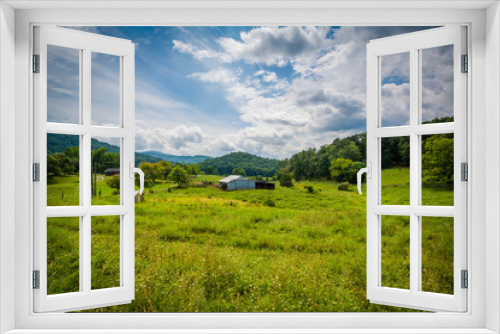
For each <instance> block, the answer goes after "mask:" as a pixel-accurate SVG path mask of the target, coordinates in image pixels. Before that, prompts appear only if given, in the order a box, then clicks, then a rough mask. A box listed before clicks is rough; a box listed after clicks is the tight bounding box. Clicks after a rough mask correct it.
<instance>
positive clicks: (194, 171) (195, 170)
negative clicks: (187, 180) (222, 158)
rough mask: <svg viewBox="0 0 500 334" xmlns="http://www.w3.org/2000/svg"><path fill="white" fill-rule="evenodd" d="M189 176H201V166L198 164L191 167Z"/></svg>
mask: <svg viewBox="0 0 500 334" xmlns="http://www.w3.org/2000/svg"><path fill="white" fill-rule="evenodd" d="M189 174H191V175H199V174H200V166H198V165H197V164H191V165H189Z"/></svg>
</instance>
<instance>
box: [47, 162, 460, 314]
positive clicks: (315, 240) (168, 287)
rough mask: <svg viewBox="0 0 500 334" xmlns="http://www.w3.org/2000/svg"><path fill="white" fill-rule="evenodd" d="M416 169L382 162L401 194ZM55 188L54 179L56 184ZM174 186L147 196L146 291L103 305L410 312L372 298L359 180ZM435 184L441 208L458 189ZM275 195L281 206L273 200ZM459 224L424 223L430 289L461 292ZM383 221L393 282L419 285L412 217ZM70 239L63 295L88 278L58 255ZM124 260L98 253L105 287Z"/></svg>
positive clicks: (60, 271)
mask: <svg viewBox="0 0 500 334" xmlns="http://www.w3.org/2000/svg"><path fill="white" fill-rule="evenodd" d="M405 173H408V170H404V169H403V170H396V171H395V170H384V171H383V176H382V177H383V179H384V177H385V179H386V180H388V181H389V183H390V184H391V186H389V187H387V188H384V189H383V192H385V194H386V195H385V196H386V197H387V198H392V199H393V200H394V202H397V201H398V200H399V199H400V198H401V193H403V192H407V185H405V182H404V180H405V179H406V176H404V175H403V174H405ZM391 175H392V176H391ZM200 179H210V180H216V179H217V177H214V176H203V177H201V176H200ZM402 180H403V181H402ZM102 182H104V181H102ZM304 185H312V186H313V187H314V189H315V190H316V191H315V193H314V194H309V193H308V192H307V191H306V189H304V188H303V186H304ZM395 185H397V187H395ZM53 186H54V185H49V193H50V192H51V190H50V189H51V187H53ZM170 186H173V184H171V183H161V184H158V185H156V186H155V187H154V188H153V189H152V190H153V192H155V193H153V194H150V193H149V191H148V192H147V194H146V201H145V202H142V203H138V204H136V298H135V300H134V301H132V303H131V304H128V305H122V306H115V307H108V308H102V309H97V310H93V311H99V312H110V311H111V312H238V311H240V312H241V311H243V312H281V311H285V312H286V311H292V312H293V311H295V312H298V311H301V312H309V311H320V312H335V311H340V312H342V311H343V312H365V311H371V312H373V311H409V310H405V309H399V308H393V307H386V306H380V305H375V304H370V303H369V301H368V300H366V291H365V286H366V282H365V267H366V209H365V207H366V199H365V196H364V195H363V196H360V195H358V194H357V192H356V190H355V188H354V186H351V189H350V190H349V191H342V192H339V191H338V190H337V188H336V185H335V184H333V183H329V182H304V183H296V185H295V188H291V189H289V188H281V187H279V186H278V187H277V189H276V190H275V191H267V190H246V191H234V192H223V191H220V190H219V189H216V188H188V189H175V190H173V191H172V192H168V191H167V188H168V187H170ZM100 187H105V186H104V183H101V184H100ZM405 188H406V189H405ZM109 190H110V191H103V195H102V198H101V199H100V200H99V201H100V202H101V203H104V202H106V201H108V200H107V197H106V196H112V191H111V189H109ZM432 191H433V190H432V189H431V190H430V191H429V194H430V195H428V196H429V199H430V200H431V201H433V203H435V205H439V204H441V205H442V204H445V203H447V202H449V199H450V198H452V193H451V192H450V191H447V192H444V190H443V189H439V191H438V192H436V193H434V195H433V193H432ZM270 200H271V201H273V202H274V204H275V206H274V207H272V206H268V205H266V204H264V203H269V202H270ZM62 219H69V218H62ZM452 223H453V222H452V220H451V222H450V220H449V219H447V218H426V220H425V221H424V228H423V249H424V251H423V266H424V268H423V286H424V290H426V291H436V292H448V293H450V292H451V291H452V290H451V288H452V282H453V277H452V276H450V275H452V269H453V258H452V256H453V247H452V241H453V233H452V228H453V225H452ZM109 224H110V225H113V224H111V223H109ZM382 224H383V226H382V233H383V241H382V242H383V252H382V265H383V268H384V276H383V278H382V282H383V285H386V286H392V287H401V288H405V287H407V284H408V282H409V279H408V276H409V262H408V251H409V249H408V248H409V246H408V236H409V224H408V221H407V219H404V218H402V217H383V218H382ZM49 226H50V225H49ZM100 226H103V225H102V224H101V225H100ZM450 229H451V231H450ZM77 233H78V232H77V230H75V229H74V228H73V229H70V228H66V227H65V225H64V224H61V222H59V224H58V225H57V226H54V228H52V229H50V228H49V240H52V241H53V242H54V243H57V242H58V241H57V240H59V239H58V238H55V237H52V238H51V236H50V235H51V234H52V235H56V234H57V235H58V236H59V237H60V236H61V235H67V236H68V238H67V239H68V240H75V235H77ZM115 235H116V231H115V230H113V229H111V228H110V229H109V230H106V229H101V230H99V231H97V232H96V233H95V234H94V238H95V240H96V241H95V242H96V243H97V244H98V243H99V242H103V243H106V244H108V245H109V247H108V248H110V249H111V248H113V247H114V246H113V243H112V242H110V240H116V237H115ZM113 238H114V239H113ZM76 240H77V239H76ZM99 240H100V241H99ZM59 243H62V244H63V245H61V247H60V248H59V249H58V250H57V251H55V252H51V254H49V258H50V259H51V261H53V264H52V266H50V264H49V268H51V269H49V277H50V279H49V282H51V286H53V287H54V292H61V291H57V290H56V288H55V287H59V286H65V285H66V286H67V285H68V283H67V282H68V281H71V280H73V286H76V287H78V284H77V281H76V282H75V281H74V280H75V279H76V280H77V279H78V275H76V276H75V275H74V274H71V272H72V271H74V268H70V269H67V267H63V266H58V265H55V264H54V263H59V262H61V263H63V262H64V263H66V264H67V263H71V258H72V259H73V262H74V260H75V259H77V256H76V255H75V251H69V248H68V247H69V246H71V245H69V246H68V245H67V244H65V243H63V242H59ZM54 248H55V247H54ZM50 249H52V247H51V248H49V250H50ZM72 249H77V247H75V246H74V245H73V246H72ZM63 250H66V251H63ZM116 263H117V259H116V258H114V257H113V255H111V254H106V256H102V254H96V255H95V256H93V273H92V277H93V280H95V282H96V283H93V286H94V287H105V286H109V284H110V283H109V282H113V280H114V279H115V278H116V272H117V268H116V265H115V264H116ZM446 273H450V275H446ZM68 291H71V290H68Z"/></svg>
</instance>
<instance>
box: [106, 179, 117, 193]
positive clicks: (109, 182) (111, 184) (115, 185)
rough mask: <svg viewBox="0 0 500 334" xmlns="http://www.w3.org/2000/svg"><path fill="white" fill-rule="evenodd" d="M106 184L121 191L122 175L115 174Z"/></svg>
mask: <svg viewBox="0 0 500 334" xmlns="http://www.w3.org/2000/svg"><path fill="white" fill-rule="evenodd" d="M106 184H107V185H108V187H110V188H113V189H116V191H117V192H119V191H120V176H118V175H113V176H111V177H110V178H109V179H107V180H106Z"/></svg>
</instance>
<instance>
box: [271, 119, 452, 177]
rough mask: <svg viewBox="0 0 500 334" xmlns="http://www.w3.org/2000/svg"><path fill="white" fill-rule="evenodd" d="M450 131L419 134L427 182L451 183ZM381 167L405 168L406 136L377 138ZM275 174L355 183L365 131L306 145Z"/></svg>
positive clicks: (407, 154) (407, 159) (363, 153)
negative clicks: (323, 142)
mask: <svg viewBox="0 0 500 334" xmlns="http://www.w3.org/2000/svg"><path fill="white" fill-rule="evenodd" d="M443 122H453V117H444V118H435V119H433V120H431V121H428V122H424V124H428V123H443ZM453 149H454V145H453V134H438V135H429V136H422V178H423V181H424V183H427V184H452V183H453ZM381 157H382V161H381V164H382V168H383V169H384V168H395V167H409V165H410V138H409V137H408V136H405V137H390V138H382V140H381ZM278 165H279V169H278V172H277V174H276V177H277V179H279V180H281V179H282V178H283V177H284V176H285V175H286V177H287V179H288V178H289V176H288V175H291V176H292V177H293V178H294V179H295V180H297V181H301V180H333V181H337V182H350V183H355V182H356V174H357V172H358V170H359V169H361V168H363V167H365V165H366V132H363V133H358V134H355V135H352V136H349V137H346V138H342V139H339V138H336V139H335V140H334V141H333V142H332V143H331V144H328V145H323V146H321V147H320V148H319V149H318V150H316V149H315V148H309V149H307V150H303V151H301V152H298V153H296V154H294V155H292V156H291V157H290V158H289V159H284V160H281V161H280V162H279V163H278Z"/></svg>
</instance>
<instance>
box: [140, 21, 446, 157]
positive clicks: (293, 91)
mask: <svg viewBox="0 0 500 334" xmlns="http://www.w3.org/2000/svg"><path fill="white" fill-rule="evenodd" d="M329 29H330V28H329V27H328V28H325V27H284V28H280V27H260V28H255V29H252V30H250V31H248V32H243V33H241V34H240V38H239V39H238V40H237V39H231V38H221V39H218V40H216V41H215V44H214V43H212V44H211V45H216V46H217V48H216V49H214V48H210V47H208V46H207V45H208V44H207V41H200V42H199V43H198V44H196V45H194V44H190V43H187V42H183V41H179V40H176V41H174V49H175V50H177V51H179V52H181V53H185V54H190V55H192V56H193V57H194V58H195V59H197V60H198V61H200V63H202V64H205V65H206V66H207V70H206V71H199V72H196V73H192V74H191V75H190V76H189V78H191V79H193V80H197V81H201V82H204V83H207V84H210V85H214V86H215V87H216V88H217V89H215V90H214V91H217V90H219V91H220V92H221V93H222V94H223V95H224V96H225V98H226V99H227V101H229V102H230V103H231V104H232V105H233V106H234V108H235V110H237V112H238V116H239V119H240V120H242V121H244V122H246V123H248V125H247V126H246V127H243V128H241V126H240V128H239V129H238V128H231V127H229V126H228V123H224V122H223V121H224V120H223V119H213V118H212V119H211V118H210V117H209V115H208V117H207V113H206V112H203V111H199V110H196V109H195V108H192V107H191V106H189V105H186V104H182V103H179V102H178V101H176V100H175V99H174V98H172V97H169V96H168V94H164V93H162V92H157V91H156V90H155V89H154V87H141V89H139V90H138V93H137V104H138V105H140V106H141V110H143V115H138V121H137V128H138V131H137V137H138V139H137V149H158V150H161V151H164V152H167V153H172V154H206V155H212V156H218V155H222V154H226V153H229V152H233V151H247V152H250V153H253V154H259V155H263V156H269V157H277V158H285V157H289V156H290V155H292V154H293V153H296V152H298V151H300V150H303V149H307V148H309V147H319V146H320V145H323V144H327V143H331V142H332V141H333V140H334V139H335V138H338V137H345V136H348V135H351V134H353V133H357V132H361V131H364V129H365V127H366V43H368V42H369V40H371V39H376V38H379V37H386V36H389V35H395V34H398V33H405V32H410V31H414V30H418V29H417V28H411V27H376V28H373V27H342V28H340V29H336V30H335V31H334V33H333V35H334V38H332V37H331V34H329ZM446 54H447V53H446V52H445V51H442V52H438V53H436V54H433V55H431V56H429V57H432V59H431V58H429V59H430V60H429V61H428V62H429V64H431V63H433V62H435V66H434V69H433V71H434V72H433V73H430V72H429V73H428V72H424V77H425V78H426V79H427V82H426V83H424V87H423V94H424V95H425V96H426V103H425V105H424V106H423V108H424V110H429V113H431V111H432V112H433V115H438V114H439V115H442V114H445V113H446V112H449V106H450V96H451V99H452V94H451V95H450V89H452V85H451V86H450V84H449V82H452V80H451V79H452V78H451V79H450V78H449V75H446V74H447V73H448V72H449V68H450V67H449V66H448V63H447V60H446ZM208 59H211V60H213V61H211V62H206V60H208ZM395 59H396V60H394V61H393V64H392V65H393V66H392V69H389V68H388V69H387V70H385V69H384V72H383V76H384V77H388V79H387V82H384V85H383V87H382V98H383V101H384V102H383V108H384V109H383V117H384V118H386V119H390V120H391V122H394V123H395V124H404V123H405V122H407V119H408V110H409V107H408V96H409V84H408V82H407V78H405V73H407V70H408V64H407V62H406V63H405V60H404V58H403V57H400V56H398V57H395ZM448 62H449V61H448ZM242 63H247V64H256V65H257V66H259V67H260V69H258V70H253V71H252V72H251V73H246V72H245V70H244V66H243V64H242ZM285 65H286V66H289V68H291V71H292V73H291V74H290V75H288V74H287V75H283V74H282V77H280V74H279V73H280V71H277V70H276V68H274V69H273V68H272V67H271V66H278V67H279V66H285ZM238 66H241V68H240V67H238ZM247 67H248V66H247ZM287 71H288V72H289V70H288V69H287ZM443 78H444V79H443ZM405 80H406V81H405ZM451 91H452V90H451ZM389 97H390V99H388V98H389ZM436 106H438V107H436ZM439 106H440V107H439ZM152 115H156V116H155V117H153V119H159V118H158V117H159V116H160V115H164V119H163V120H161V121H158V122H157V123H158V124H155V125H152V124H147V120H148V119H151V118H150V116H152ZM429 115H430V114H429ZM179 124H182V125H179Z"/></svg>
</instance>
